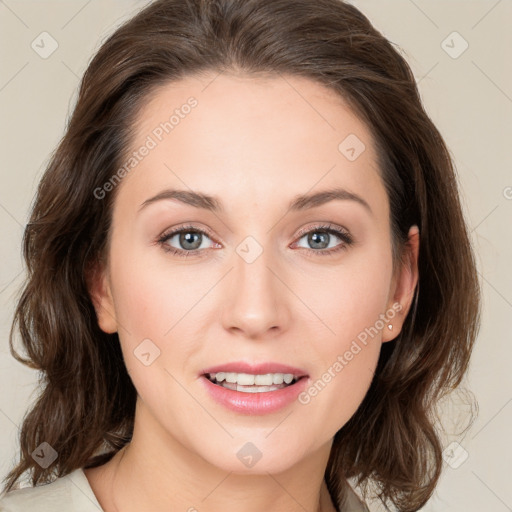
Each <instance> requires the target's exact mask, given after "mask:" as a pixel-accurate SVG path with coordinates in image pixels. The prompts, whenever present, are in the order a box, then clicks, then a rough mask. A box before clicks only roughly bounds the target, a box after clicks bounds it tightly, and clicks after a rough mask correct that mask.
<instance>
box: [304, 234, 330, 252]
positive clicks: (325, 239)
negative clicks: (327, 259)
mask: <svg viewBox="0 0 512 512" xmlns="http://www.w3.org/2000/svg"><path fill="white" fill-rule="evenodd" d="M318 234H320V236H318ZM308 242H309V243H311V244H313V246H314V247H315V249H325V248H326V247H327V246H328V245H329V233H326V232H324V231H315V232H313V233H311V234H310V235H308ZM317 244H320V246H318V245H317Z"/></svg>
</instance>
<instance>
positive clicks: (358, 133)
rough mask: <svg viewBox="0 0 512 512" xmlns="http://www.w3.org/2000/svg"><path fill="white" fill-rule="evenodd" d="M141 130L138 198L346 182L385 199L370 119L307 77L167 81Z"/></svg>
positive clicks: (291, 192) (281, 193)
mask: <svg viewBox="0 0 512 512" xmlns="http://www.w3.org/2000/svg"><path fill="white" fill-rule="evenodd" d="M134 134H135V135H134V138H133V140H132V144H131V148H130V149H131V151H137V150H138V149H140V148H142V147H143V146H147V147H149V146H151V149H150V150H149V151H145V152H144V153H145V156H144V157H143V158H140V159H139V161H138V162H137V165H136V166H134V167H133V171H130V172H129V173H128V175H127V176H126V177H125V178H124V180H123V183H122V187H121V188H126V189H127V193H129V194H130V196H131V198H132V199H133V200H134V201H135V200H137V201H139V200H140V199H141V198H142V197H143V196H147V195H148V194H152V193H156V192H158V191H159V189H161V188H163V187H174V188H176V187H179V188H181V189H187V188H188V189H191V190H196V191H201V192H205V193H209V194H211V195H217V196H222V197H225V198H226V201H227V202H229V201H231V203H232V204H233V206H235V204H237V203H238V201H242V199H243V200H244V201H247V200H248V199H249V200H251V201H254V202H257V203H261V202H262V201H265V202H266V203H267V204H270V203H271V202H272V201H273V200H276V201H279V202H282V199H283V197H284V198H285V199H290V198H291V197H293V196H296V195H299V194H304V193H306V192H308V191H310V190H314V189H315V188H322V189H323V188H329V187H333V186H340V185H342V186H344V187H345V188H347V189H348V190H349V191H352V192H354V193H358V194H359V193H360V194H361V195H365V196H366V198H368V199H367V200H368V202H371V201H373V202H379V201H382V200H383V199H385V197H383V195H382V194H383V193H384V189H383V186H382V183H381V182H380V177H379V170H378V167H377V155H376V151H375V147H374V142H373V139H372V137H371V134H370V131H369V130H368V128H367V127H366V125H365V124H364V123H363V122H362V121H361V120H360V119H359V118H358V117H357V116H356V115H355V114H354V113H353V112H352V110H351V109H350V108H349V107H348V105H347V104H346V103H345V101H344V100H343V99H342V98H341V97H340V96H339V95H338V94H337V93H335V92H334V91H332V90H330V89H328V88H326V87H324V86H323V85H321V84H318V83H316V82H314V81H311V80H309V79H306V78H303V77H296V76H293V77H292V76H284V75H280V76H279V75H278V76H273V77H268V76H267V77H262V76H254V77H253V76H234V75H226V74H223V73H221V74H214V73H211V74H204V75H201V76H199V75H198V76H193V77H188V78H185V79H182V80H179V81H176V82H172V83H169V84H166V85H164V86H160V87H158V88H157V89H155V90H154V91H153V92H152V94H151V96H150V97H148V98H147V100H146V104H145V105H144V106H143V108H142V109H141V110H140V112H139V115H138V117H137V120H136V123H135V130H134ZM127 158H129V156H128V157H127ZM144 199H145V197H144V198H143V199H142V200H144ZM140 202H142V201H139V204H140Z"/></svg>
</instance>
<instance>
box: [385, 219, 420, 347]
mask: <svg viewBox="0 0 512 512" xmlns="http://www.w3.org/2000/svg"><path fill="white" fill-rule="evenodd" d="M419 250H420V234H419V228H418V226H416V225H414V226H411V227H410V229H409V234H408V241H407V243H406V246H405V254H404V258H403V262H404V263H403V264H402V267H401V268H400V269H399V271H397V275H395V276H393V280H392V286H391V290H390V300H389V302H388V306H387V309H386V311H389V310H393V311H395V316H394V317H393V318H391V317H390V316H389V319H388V320H387V321H386V325H385V327H384V329H383V331H382V342H386V341H391V340H393V339H395V338H396V337H397V336H398V335H399V334H400V331H401V330H402V326H403V324H404V321H405V317H406V316H407V313H408V312H409V309H410V307H411V304H412V300H413V298H414V290H415V289H416V285H417V283H418V255H419ZM393 306H394V307H393ZM388 325H391V326H392V329H389V328H388Z"/></svg>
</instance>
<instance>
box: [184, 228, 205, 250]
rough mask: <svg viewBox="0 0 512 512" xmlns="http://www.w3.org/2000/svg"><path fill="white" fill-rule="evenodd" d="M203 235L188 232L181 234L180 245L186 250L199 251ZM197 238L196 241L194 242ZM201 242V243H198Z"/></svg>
mask: <svg viewBox="0 0 512 512" xmlns="http://www.w3.org/2000/svg"><path fill="white" fill-rule="evenodd" d="M201 236H202V234H201V233H197V232H195V231H187V232H185V233H181V234H180V244H181V246H182V247H183V248H184V249H191V250H194V249H197V248H198V247H200V246H201ZM194 237H195V241H194V240H193V239H194ZM198 240H199V243H197V241H198ZM187 244H192V246H193V247H190V246H188V245H187Z"/></svg>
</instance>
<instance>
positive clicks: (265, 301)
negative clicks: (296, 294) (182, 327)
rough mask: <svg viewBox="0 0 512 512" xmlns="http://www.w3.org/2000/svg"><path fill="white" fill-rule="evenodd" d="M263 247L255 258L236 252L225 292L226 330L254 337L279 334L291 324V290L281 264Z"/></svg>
mask: <svg viewBox="0 0 512 512" xmlns="http://www.w3.org/2000/svg"><path fill="white" fill-rule="evenodd" d="M268 253H270V251H265V250H264V251H263V252H262V253H261V254H260V255H259V256H258V257H257V258H256V259H255V260H254V261H252V262H249V261H250V260H248V261H246V260H245V259H244V258H243V257H241V256H240V255H239V254H238V253H236V252H235V253H234V254H233V265H234V268H233V270H232V271H231V272H230V275H229V277H228V279H226V284H225V288H224V289H223V290H222V294H223V296H224V297H225V300H223V310H222V323H223V326H224V328H225V329H226V330H228V331H231V332H232V333H234V334H238V335H240V336H243V337H246V338H250V339H253V340H255V339H261V340H262V339H265V338H268V337H275V336H277V335H278V334H279V333H281V332H283V331H284V330H286V329H287V328H288V324H289V319H290V310H289V303H288V301H289V300H290V295H291V294H290V291H288V289H287V288H286V286H285V284H284V283H283V281H284V282H286V279H285V276H284V275H281V274H283V272H282V271H281V270H280V266H279V265H278V263H277V262H276V261H275V259H274V260H271V258H270V257H269V254H268Z"/></svg>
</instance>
